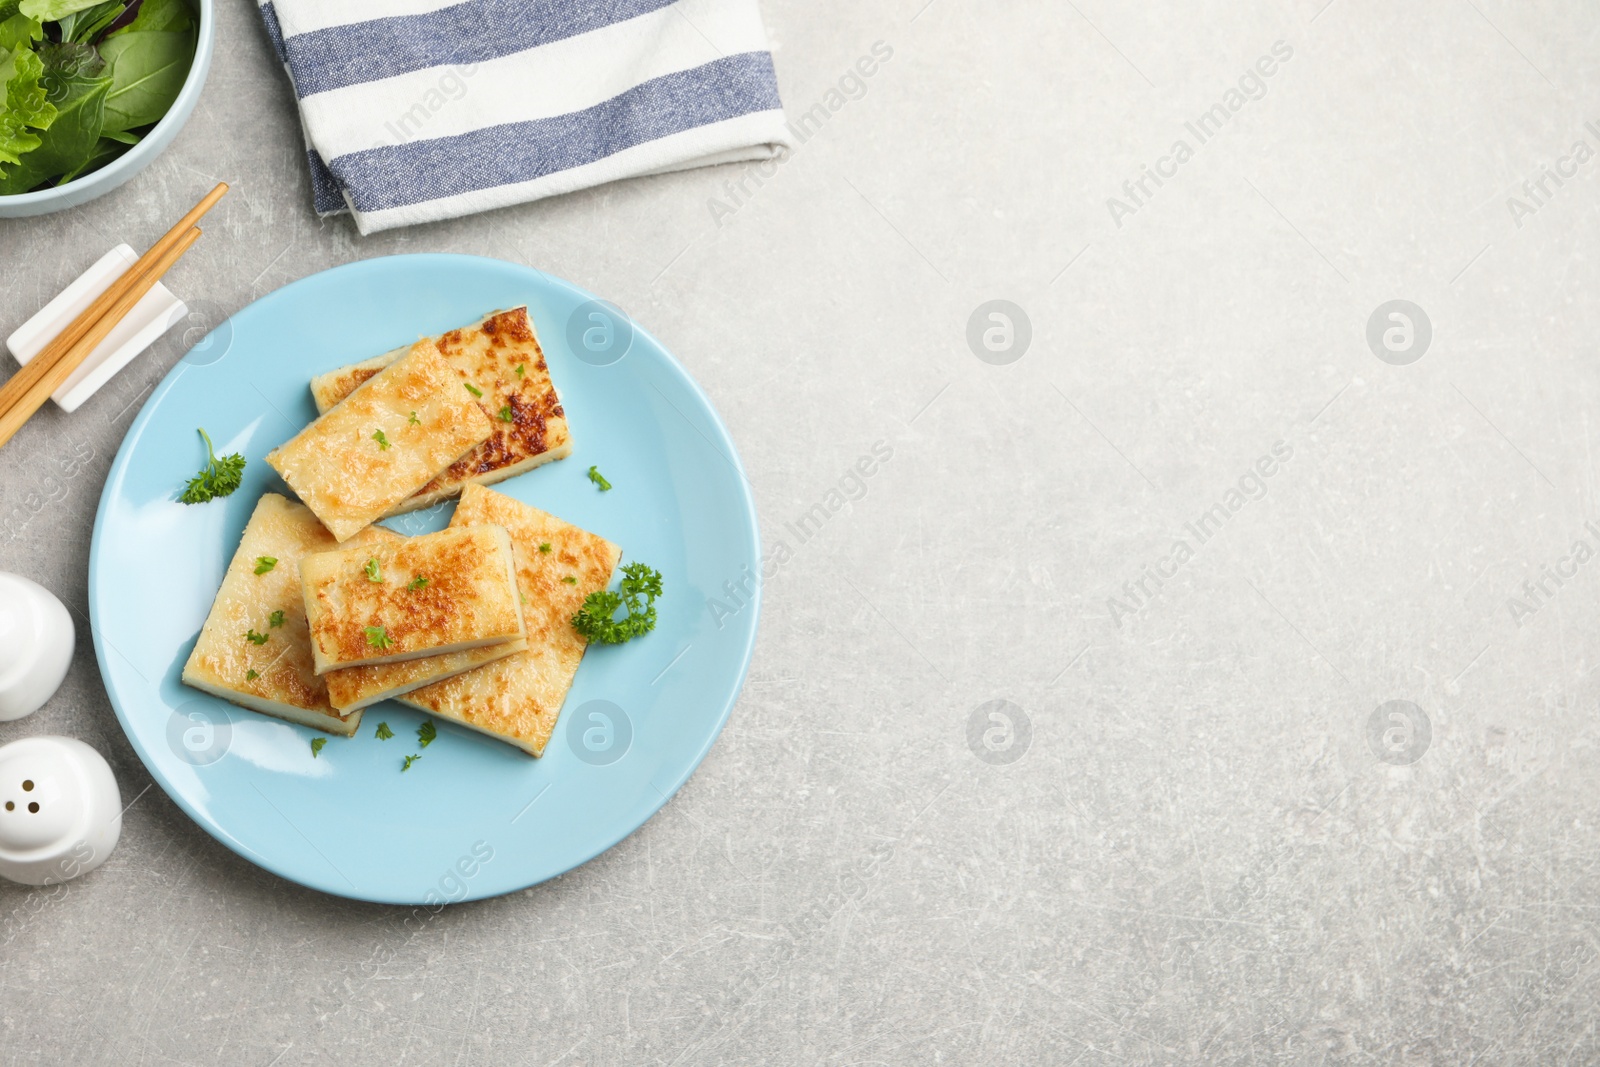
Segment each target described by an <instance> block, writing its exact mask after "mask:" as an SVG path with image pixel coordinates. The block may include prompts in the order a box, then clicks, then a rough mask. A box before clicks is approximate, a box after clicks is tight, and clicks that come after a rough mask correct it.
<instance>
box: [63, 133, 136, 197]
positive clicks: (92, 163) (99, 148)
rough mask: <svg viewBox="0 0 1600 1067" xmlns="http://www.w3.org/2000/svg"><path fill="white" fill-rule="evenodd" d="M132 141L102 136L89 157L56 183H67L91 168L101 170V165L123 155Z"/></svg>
mask: <svg viewBox="0 0 1600 1067" xmlns="http://www.w3.org/2000/svg"><path fill="white" fill-rule="evenodd" d="M137 140H138V138H137V137H135V138H134V141H137ZM132 143H133V141H121V140H116V139H113V138H110V137H102V138H100V140H99V141H98V142H96V144H95V146H94V150H93V151H92V152H90V153H89V158H88V159H86V160H84V161H83V162H82V163H80V164H78V166H77V167H76V168H74V169H72V170H69V171H67V173H65V174H63V175H62V176H61V177H60V179H58V180H57V181H56V183H55V184H57V185H65V184H67V183H68V182H70V181H72V180H73V179H74V178H77V177H78V176H79V175H82V174H87V173H89V172H90V171H91V170H99V169H100V168H101V167H103V166H105V165H106V164H107V163H110V162H111V161H112V160H113V159H116V158H117V157H118V156H120V155H122V153H124V152H126V151H127V150H128V145H130V144H132Z"/></svg>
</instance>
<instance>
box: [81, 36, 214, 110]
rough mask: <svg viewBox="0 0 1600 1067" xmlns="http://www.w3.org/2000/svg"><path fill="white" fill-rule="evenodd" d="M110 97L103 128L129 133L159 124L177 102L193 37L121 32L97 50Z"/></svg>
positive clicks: (107, 101)
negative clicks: (108, 83)
mask: <svg viewBox="0 0 1600 1067" xmlns="http://www.w3.org/2000/svg"><path fill="white" fill-rule="evenodd" d="M100 54H101V55H102V56H104V57H105V61H106V73H107V75H108V76H109V77H110V78H111V92H110V93H108V94H107V95H106V122H105V128H106V129H108V130H112V131H117V130H131V129H133V128H134V127H136V126H148V125H150V124H151V123H152V122H159V121H161V116H163V115H165V114H166V113H167V111H168V109H170V108H171V107H172V102H173V101H174V100H176V99H177V98H178V90H180V89H182V88H183V83H184V79H186V78H188V76H189V65H190V63H192V62H193V60H194V34H192V33H190V32H189V31H187V30H185V31H183V32H182V33H150V32H143V33H119V34H116V35H114V36H112V37H108V38H107V39H106V41H105V43H104V44H103V45H101V46H100Z"/></svg>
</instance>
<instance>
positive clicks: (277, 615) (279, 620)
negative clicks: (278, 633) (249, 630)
mask: <svg viewBox="0 0 1600 1067" xmlns="http://www.w3.org/2000/svg"><path fill="white" fill-rule="evenodd" d="M282 625H283V612H282V611H274V612H273V613H272V614H271V615H268V616H267V628H268V629H269V630H270V629H274V628H276V627H279V626H282Z"/></svg>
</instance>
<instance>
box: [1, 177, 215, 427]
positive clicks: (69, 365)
mask: <svg viewBox="0 0 1600 1067" xmlns="http://www.w3.org/2000/svg"><path fill="white" fill-rule="evenodd" d="M227 191H228V185H227V183H226V182H223V183H220V184H218V186H217V187H216V188H215V189H213V190H211V192H209V193H207V194H206V195H205V198H204V199H202V200H201V201H200V202H199V203H198V204H196V205H195V206H194V207H193V208H192V209H191V210H190V211H189V213H188V214H187V215H185V216H184V217H183V218H181V219H179V220H178V224H177V225H176V226H174V227H173V228H172V229H170V230H168V231H167V232H166V233H165V234H164V235H163V236H162V238H161V240H159V241H157V242H156V243H155V244H153V245H151V246H150V250H149V251H148V252H146V253H145V254H144V255H142V256H140V257H139V259H138V261H137V262H135V263H134V265H133V266H131V267H129V268H128V270H127V271H126V272H125V273H124V274H123V275H122V276H121V277H120V278H118V279H117V280H116V281H114V282H112V283H111V286H110V287H109V288H108V289H106V291H105V292H103V293H101V294H100V295H99V296H97V297H95V299H94V302H93V303H91V304H90V305H89V306H88V307H87V308H85V309H84V310H83V312H82V313H81V314H80V315H78V317H77V318H75V319H73V320H72V321H71V322H70V323H68V324H67V328H66V329H64V330H62V331H61V333H60V334H58V335H57V336H56V338H55V340H53V341H51V342H50V343H49V344H48V345H46V346H45V347H44V349H43V350H42V351H41V352H40V353H39V354H38V355H36V356H34V357H33V358H32V359H30V360H29V361H28V362H27V363H25V364H23V366H22V369H21V370H19V371H18V372H17V373H16V374H13V375H12V376H11V377H10V379H8V380H7V381H6V383H5V384H4V385H3V386H0V445H4V444H5V443H6V442H7V441H9V440H11V438H12V437H13V436H14V435H15V434H16V432H17V431H18V430H20V429H22V425H23V423H25V422H27V421H28V419H29V418H30V417H31V416H32V415H33V413H34V412H35V411H38V410H39V409H40V408H41V407H43V406H44V402H45V401H46V400H49V399H50V394H52V393H54V392H55V391H56V390H57V389H59V388H61V385H62V383H63V382H65V381H66V380H67V379H68V378H69V377H71V376H72V372H73V371H75V370H77V369H78V367H79V366H81V365H82V363H83V361H84V360H85V359H87V358H88V357H89V354H90V353H91V352H93V351H94V350H95V347H96V346H97V345H99V344H100V342H101V341H104V340H105V339H106V336H107V335H108V334H109V333H110V332H111V331H112V330H113V329H115V328H116V325H117V323H119V322H121V321H122V320H123V318H125V317H126V316H127V314H128V312H129V311H132V310H133V306H134V305H135V304H137V303H138V302H139V301H140V300H142V299H144V296H145V294H146V293H148V292H149V291H150V290H151V289H152V288H153V287H154V286H155V284H156V282H158V281H160V280H161V276H162V275H164V274H166V273H167V271H168V270H170V269H171V268H172V265H173V264H174V263H176V262H178V260H179V259H180V258H181V257H182V256H183V254H184V253H185V252H187V251H188V250H189V248H190V246H191V245H193V244H194V243H195V241H197V240H199V238H200V230H199V228H198V227H197V226H195V223H196V222H198V221H200V218H201V216H203V215H204V214H205V213H206V212H208V211H210V210H211V209H212V207H214V206H215V205H216V203H217V201H218V200H221V199H222V197H223V194H224V193H226V192H227Z"/></svg>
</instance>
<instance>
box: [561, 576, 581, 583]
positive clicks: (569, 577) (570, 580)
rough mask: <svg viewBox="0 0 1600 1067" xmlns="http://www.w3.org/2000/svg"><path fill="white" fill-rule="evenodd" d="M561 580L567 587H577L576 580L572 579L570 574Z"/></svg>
mask: <svg viewBox="0 0 1600 1067" xmlns="http://www.w3.org/2000/svg"><path fill="white" fill-rule="evenodd" d="M561 580H562V581H563V582H566V583H567V584H568V585H577V584H578V579H576V578H574V577H573V576H572V575H570V574H569V575H567V576H566V577H565V578H563V579H561Z"/></svg>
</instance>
